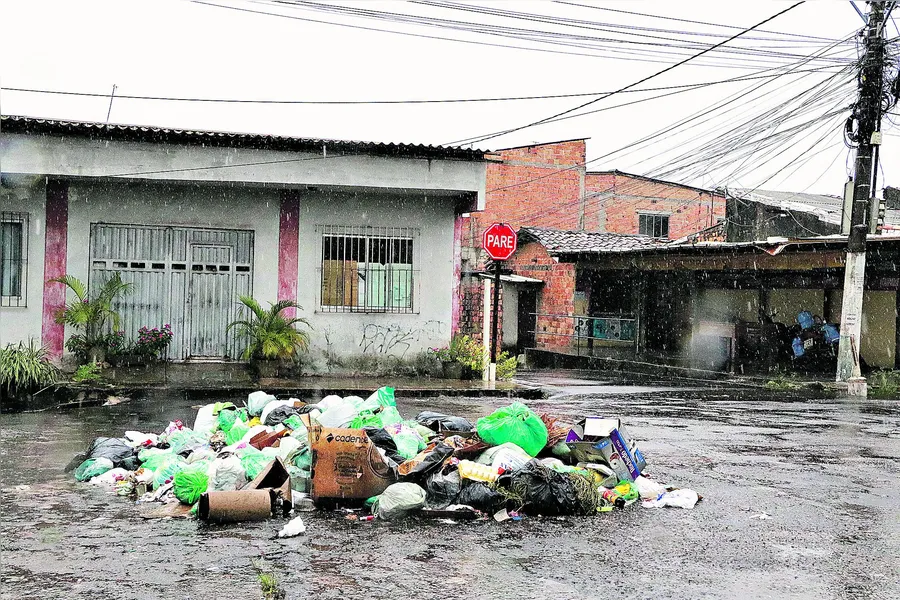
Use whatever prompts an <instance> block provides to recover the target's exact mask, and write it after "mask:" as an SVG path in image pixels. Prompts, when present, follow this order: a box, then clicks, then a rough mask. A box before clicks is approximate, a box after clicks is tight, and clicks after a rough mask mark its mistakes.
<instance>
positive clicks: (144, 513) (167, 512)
mask: <svg viewBox="0 0 900 600" xmlns="http://www.w3.org/2000/svg"><path fill="white" fill-rule="evenodd" d="M138 514H140V516H141V518H142V519H166V518H170V517H171V518H175V519H186V518H188V517H190V516H191V506H190V505H188V504H182V503H181V502H169V503H167V504H159V503H158V502H153V503H149V502H148V503H145V504H142V505H141V508H140V510H139V513H138Z"/></svg>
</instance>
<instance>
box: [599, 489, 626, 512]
mask: <svg viewBox="0 0 900 600" xmlns="http://www.w3.org/2000/svg"><path fill="white" fill-rule="evenodd" d="M601 489H603V493H602V496H603V499H604V500H606V501H607V502H609V503H610V504H612V505H613V506H617V507H619V508H625V498H623V497H622V496H621V495H620V494H619V493H618V492H616V491H615V490H610V489H606V488H601Z"/></svg>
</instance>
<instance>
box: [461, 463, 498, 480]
mask: <svg viewBox="0 0 900 600" xmlns="http://www.w3.org/2000/svg"><path fill="white" fill-rule="evenodd" d="M457 468H458V469H459V476H460V477H462V478H464V479H473V480H475V481H483V482H485V483H493V482H495V481H497V478H498V477H499V476H500V475H499V474H498V473H497V469H494V468H493V467H490V466H488V465H480V464H478V463H476V462H473V461H471V460H461V461H459V465H458V466H457Z"/></svg>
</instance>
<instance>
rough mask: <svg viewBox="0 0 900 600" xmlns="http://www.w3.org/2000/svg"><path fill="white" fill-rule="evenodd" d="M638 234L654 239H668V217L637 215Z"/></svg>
mask: <svg viewBox="0 0 900 600" xmlns="http://www.w3.org/2000/svg"><path fill="white" fill-rule="evenodd" d="M638 233H640V234H641V235H649V236H650V237H655V238H664V239H665V238H668V237H669V215H654V214H646V215H638Z"/></svg>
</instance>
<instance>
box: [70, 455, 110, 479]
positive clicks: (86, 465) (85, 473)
mask: <svg viewBox="0 0 900 600" xmlns="http://www.w3.org/2000/svg"><path fill="white" fill-rule="evenodd" d="M112 468H113V461H111V460H109V459H108V458H103V457H100V458H89V459H87V460H86V461H84V462H83V463H81V464H80V465H78V468H77V469H75V479H77V480H78V481H87V480H89V479H93V478H94V477H96V476H97V475H103V474H104V473H106V472H107V471H109V470H111V469H112Z"/></svg>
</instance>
